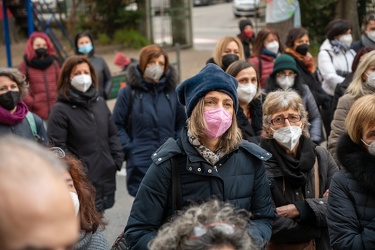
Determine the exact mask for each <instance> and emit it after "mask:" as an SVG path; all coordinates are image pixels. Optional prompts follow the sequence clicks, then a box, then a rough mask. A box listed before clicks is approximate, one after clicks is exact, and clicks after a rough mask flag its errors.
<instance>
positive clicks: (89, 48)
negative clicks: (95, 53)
mask: <svg viewBox="0 0 375 250" xmlns="http://www.w3.org/2000/svg"><path fill="white" fill-rule="evenodd" d="M93 48H94V47H93V46H92V44H91V43H88V44H85V45H81V46H79V47H78V52H79V53H82V54H85V55H87V54H88V53H90V52H91V51H92V49H93Z"/></svg>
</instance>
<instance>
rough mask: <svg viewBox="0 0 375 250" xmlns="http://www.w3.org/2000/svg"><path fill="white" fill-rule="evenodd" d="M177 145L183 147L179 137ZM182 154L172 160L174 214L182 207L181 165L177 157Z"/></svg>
mask: <svg viewBox="0 0 375 250" xmlns="http://www.w3.org/2000/svg"><path fill="white" fill-rule="evenodd" d="M176 142H177V145H178V146H179V147H180V148H182V145H181V141H180V139H179V138H178V139H177V140H176ZM179 156H181V155H180V154H179V155H175V156H173V157H172V158H171V162H172V211H173V213H174V214H176V212H177V211H178V210H181V209H182V192H181V178H180V171H179V170H180V167H179V165H178V161H177V157H179Z"/></svg>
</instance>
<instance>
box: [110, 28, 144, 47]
mask: <svg viewBox="0 0 375 250" xmlns="http://www.w3.org/2000/svg"><path fill="white" fill-rule="evenodd" d="M113 41H114V42H115V43H117V44H123V45H124V46H125V47H127V48H137V49H138V48H142V47H144V46H146V45H148V44H149V42H148V40H147V38H145V37H144V36H142V35H141V34H140V33H139V31H137V30H134V29H125V30H124V29H123V30H117V31H116V32H115V34H114V35H113Z"/></svg>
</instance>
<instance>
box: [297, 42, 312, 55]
mask: <svg viewBox="0 0 375 250" xmlns="http://www.w3.org/2000/svg"><path fill="white" fill-rule="evenodd" d="M309 47H310V45H308V44H307V43H304V44H301V45H298V46H297V48H296V52H297V53H298V54H300V55H303V56H305V55H306V54H307V52H308V51H309Z"/></svg>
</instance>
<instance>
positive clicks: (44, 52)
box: [35, 48, 47, 57]
mask: <svg viewBox="0 0 375 250" xmlns="http://www.w3.org/2000/svg"><path fill="white" fill-rule="evenodd" d="M35 53H36V55H37V56H38V57H43V56H45V55H47V49H45V48H39V49H36V50H35Z"/></svg>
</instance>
